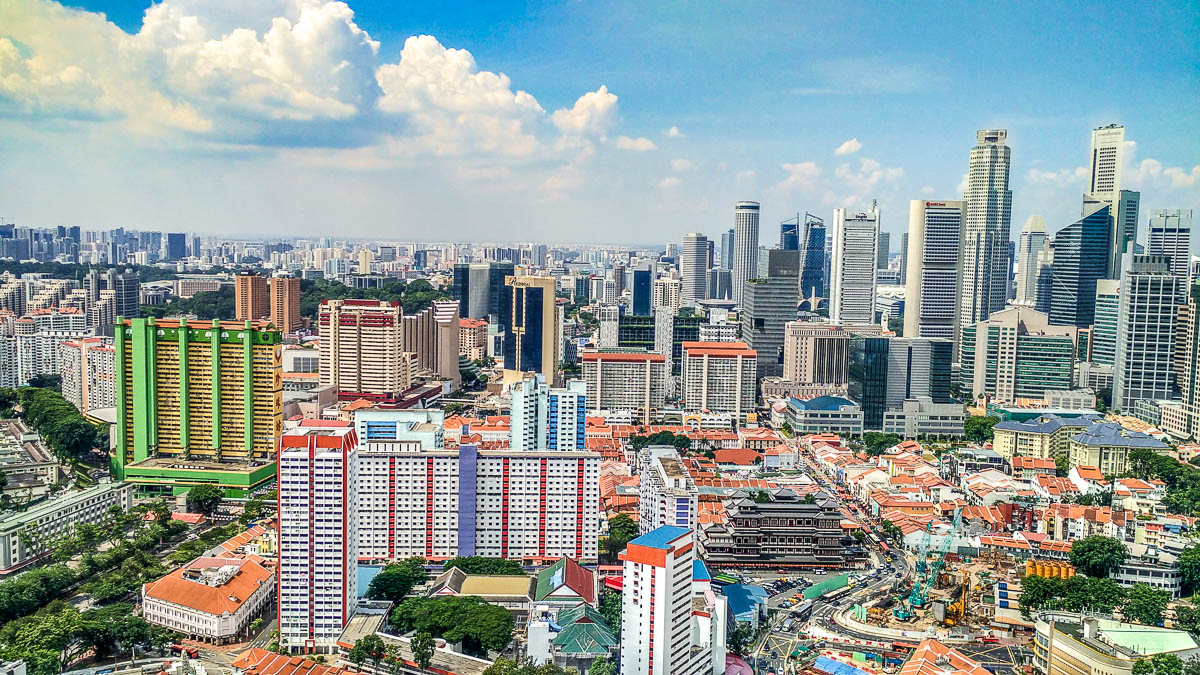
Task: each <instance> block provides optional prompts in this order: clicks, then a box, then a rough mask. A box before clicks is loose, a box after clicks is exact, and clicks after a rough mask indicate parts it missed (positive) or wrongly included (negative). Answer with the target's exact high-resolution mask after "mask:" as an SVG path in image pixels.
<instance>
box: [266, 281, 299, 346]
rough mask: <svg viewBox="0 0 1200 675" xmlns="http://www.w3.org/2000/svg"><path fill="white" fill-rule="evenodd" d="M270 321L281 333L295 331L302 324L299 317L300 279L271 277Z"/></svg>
mask: <svg viewBox="0 0 1200 675" xmlns="http://www.w3.org/2000/svg"><path fill="white" fill-rule="evenodd" d="M270 294H271V300H270V305H271V323H273V324H275V327H276V328H278V329H279V330H280V332H282V333H295V332H296V331H298V330H300V329H301V328H302V327H303V326H304V322H303V320H302V319H301V317H300V280H299V279H297V278H295V277H271V282H270Z"/></svg>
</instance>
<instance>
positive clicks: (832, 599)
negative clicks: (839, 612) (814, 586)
mask: <svg viewBox="0 0 1200 675" xmlns="http://www.w3.org/2000/svg"><path fill="white" fill-rule="evenodd" d="M854 589H855V587H854V586H842V587H841V588H839V589H837V590H836V591H833V592H831V593H828V594H826V595H825V597H823V598H821V600H823V601H824V602H827V603H829V604H831V605H836V604H837V603H838V602H839V601H840V600H841V599H842V598H844V597H846V596H847V595H849V594H850V593H851V592H853V591H854Z"/></svg>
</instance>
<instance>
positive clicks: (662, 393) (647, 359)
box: [580, 352, 668, 424]
mask: <svg viewBox="0 0 1200 675" xmlns="http://www.w3.org/2000/svg"><path fill="white" fill-rule="evenodd" d="M580 360H581V361H582V363H583V380H584V382H586V383H587V401H588V409H589V410H634V411H637V412H638V417H639V419H640V420H641V422H642V424H649V423H650V421H651V420H652V419H654V412H655V411H657V410H659V409H661V408H662V407H663V405H664V403H665V402H666V385H665V378H666V377H667V375H668V373H667V358H666V356H664V355H662V354H637V353H625V352H584V354H583V355H582V356H581V357H580Z"/></svg>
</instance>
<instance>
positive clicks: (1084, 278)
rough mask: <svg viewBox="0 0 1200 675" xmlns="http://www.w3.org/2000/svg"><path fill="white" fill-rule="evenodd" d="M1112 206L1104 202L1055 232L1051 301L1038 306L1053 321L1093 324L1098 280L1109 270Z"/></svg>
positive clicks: (1078, 325) (1079, 324)
mask: <svg viewBox="0 0 1200 675" xmlns="http://www.w3.org/2000/svg"><path fill="white" fill-rule="evenodd" d="M1109 208H1110V207H1109V206H1108V205H1102V206H1100V207H1099V208H1098V209H1096V210H1095V211H1091V212H1089V213H1087V214H1085V215H1084V217H1083V218H1080V219H1079V220H1077V221H1075V222H1074V223H1071V224H1070V225H1068V226H1066V227H1064V228H1063V229H1061V230H1059V231H1058V232H1056V233H1055V234H1054V244H1053V246H1052V248H1051V250H1052V251H1053V253H1054V255H1053V263H1052V265H1051V268H1050V275H1051V279H1050V298H1049V300H1050V303H1049V306H1048V307H1045V308H1044V309H1043V307H1042V306H1039V307H1038V309H1041V310H1042V311H1045V312H1047V313H1048V314H1049V316H1050V323H1052V324H1055V325H1058V326H1075V327H1077V328H1087V327H1088V326H1091V325H1092V323H1093V321H1094V319H1095V311H1096V282H1097V280H1099V279H1103V278H1104V276H1105V274H1106V273H1107V271H1108V264H1109V255H1108V246H1109V243H1110V242H1109V240H1108V238H1109V228H1110V227H1111V223H1110V222H1109V221H1110V215H1109ZM1042 304H1043V305H1044V303H1042Z"/></svg>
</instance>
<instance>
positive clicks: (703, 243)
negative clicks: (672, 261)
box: [679, 232, 708, 305]
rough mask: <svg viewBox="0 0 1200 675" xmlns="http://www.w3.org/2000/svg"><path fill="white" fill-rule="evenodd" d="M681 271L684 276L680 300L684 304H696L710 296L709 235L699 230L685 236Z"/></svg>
mask: <svg viewBox="0 0 1200 675" xmlns="http://www.w3.org/2000/svg"><path fill="white" fill-rule="evenodd" d="M679 273H680V275H681V276H682V277H683V288H682V289H681V293H680V295H681V298H680V301H681V302H682V303H683V304H684V305H695V304H696V301H698V300H703V299H705V298H706V297H708V293H707V291H708V237H706V236H704V235H703V234H700V233H699V232H692V233H691V234H687V235H685V236H684V237H683V255H682V257H681V258H680V259H679Z"/></svg>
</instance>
